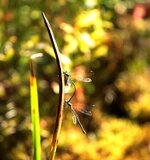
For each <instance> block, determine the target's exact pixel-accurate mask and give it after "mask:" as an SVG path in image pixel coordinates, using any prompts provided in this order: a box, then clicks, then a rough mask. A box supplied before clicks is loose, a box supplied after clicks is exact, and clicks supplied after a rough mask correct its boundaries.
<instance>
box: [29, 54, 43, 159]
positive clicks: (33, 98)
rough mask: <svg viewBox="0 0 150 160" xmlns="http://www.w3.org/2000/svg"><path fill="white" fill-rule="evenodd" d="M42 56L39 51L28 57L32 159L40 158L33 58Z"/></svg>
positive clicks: (38, 119) (38, 120) (36, 92)
mask: <svg viewBox="0 0 150 160" xmlns="http://www.w3.org/2000/svg"><path fill="white" fill-rule="evenodd" d="M40 56H42V54H41V53H38V54H34V55H32V56H31V59H30V101H31V119H32V141H33V152H34V153H33V157H34V160H41V138H40V117H39V104H38V91H37V80H36V77H35V73H34V66H33V59H35V58H37V57H40Z"/></svg>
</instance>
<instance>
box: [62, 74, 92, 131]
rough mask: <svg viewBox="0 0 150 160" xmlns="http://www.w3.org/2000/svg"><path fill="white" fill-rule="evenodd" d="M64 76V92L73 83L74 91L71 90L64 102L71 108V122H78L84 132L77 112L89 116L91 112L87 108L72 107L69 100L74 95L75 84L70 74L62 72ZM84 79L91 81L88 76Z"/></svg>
mask: <svg viewBox="0 0 150 160" xmlns="http://www.w3.org/2000/svg"><path fill="white" fill-rule="evenodd" d="M64 76H65V79H66V87H67V91H66V93H68V89H70V87H71V86H72V85H73V87H74V92H73V94H72V96H71V97H70V98H69V100H66V101H65V103H66V105H67V106H68V107H69V108H70V109H71V112H72V119H73V123H74V124H77V123H78V124H79V126H80V128H81V129H82V131H83V133H84V134H86V131H85V129H84V127H83V126H82V123H81V121H80V119H79V117H78V114H77V112H81V113H83V114H85V115H87V116H91V115H92V113H91V111H87V110H76V109H75V108H74V107H73V105H72V103H71V100H72V98H73V97H74V95H75V92H76V86H75V83H74V81H73V80H72V78H71V76H70V75H69V74H68V73H67V72H64ZM86 80H88V81H89V82H91V81H92V80H90V78H89V79H86Z"/></svg>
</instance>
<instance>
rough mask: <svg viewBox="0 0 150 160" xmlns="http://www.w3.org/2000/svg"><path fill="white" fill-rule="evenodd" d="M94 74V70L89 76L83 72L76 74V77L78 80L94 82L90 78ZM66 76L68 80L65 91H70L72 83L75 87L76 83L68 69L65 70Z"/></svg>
mask: <svg viewBox="0 0 150 160" xmlns="http://www.w3.org/2000/svg"><path fill="white" fill-rule="evenodd" d="M93 74H94V72H93V71H90V73H89V77H84V76H83V75H82V74H76V76H75V79H77V80H78V81H82V82H85V83H88V82H92V79H91V78H90V76H92V75H93ZM64 76H65V80H66V82H65V93H68V92H69V90H70V88H71V86H72V85H73V86H74V88H75V84H74V81H73V80H72V78H71V76H70V74H69V73H68V72H67V71H65V72H64Z"/></svg>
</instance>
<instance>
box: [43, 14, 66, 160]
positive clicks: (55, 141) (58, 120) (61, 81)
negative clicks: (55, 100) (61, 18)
mask: <svg viewBox="0 0 150 160" xmlns="http://www.w3.org/2000/svg"><path fill="white" fill-rule="evenodd" d="M42 16H43V19H44V22H45V26H46V28H47V31H48V34H49V37H50V40H51V43H52V46H53V50H54V53H55V56H56V62H57V67H58V71H59V106H58V111H57V117H56V125H55V130H54V134H53V138H52V143H51V148H50V153H51V156H50V160H54V157H55V154H56V149H57V144H58V139H59V135H60V130H61V126H62V119H63V107H64V94H65V93H64V88H65V84H64V74H63V68H62V64H61V58H60V52H59V49H58V46H57V43H56V40H55V38H54V34H53V31H52V28H51V26H50V24H49V22H48V20H47V18H46V16H45V14H44V13H42Z"/></svg>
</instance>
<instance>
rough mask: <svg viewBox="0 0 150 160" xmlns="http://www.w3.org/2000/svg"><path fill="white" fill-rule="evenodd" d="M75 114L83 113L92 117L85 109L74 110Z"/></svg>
mask: <svg viewBox="0 0 150 160" xmlns="http://www.w3.org/2000/svg"><path fill="white" fill-rule="evenodd" d="M75 110H76V111H77V112H80V113H83V114H85V115H87V116H92V112H91V111H88V110H85V109H75Z"/></svg>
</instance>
